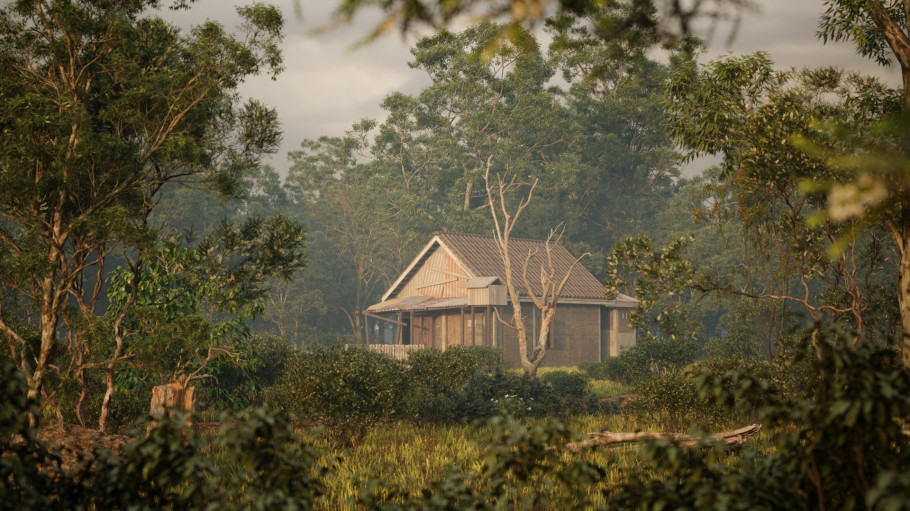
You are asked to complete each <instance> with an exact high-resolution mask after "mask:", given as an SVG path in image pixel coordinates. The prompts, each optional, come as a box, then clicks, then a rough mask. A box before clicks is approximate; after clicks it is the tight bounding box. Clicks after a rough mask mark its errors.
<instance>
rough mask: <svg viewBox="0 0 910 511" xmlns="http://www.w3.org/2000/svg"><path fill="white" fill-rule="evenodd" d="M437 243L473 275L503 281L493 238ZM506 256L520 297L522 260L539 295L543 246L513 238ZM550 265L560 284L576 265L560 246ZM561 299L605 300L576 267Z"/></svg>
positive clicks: (450, 236) (455, 237)
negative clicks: (495, 277)
mask: <svg viewBox="0 0 910 511" xmlns="http://www.w3.org/2000/svg"><path fill="white" fill-rule="evenodd" d="M437 236H439V239H440V241H441V242H442V243H443V244H445V246H446V247H448V249H449V250H451V251H452V252H453V253H454V254H455V255H456V256H458V258H459V259H460V260H461V261H462V262H463V263H464V264H465V265H466V266H468V269H469V271H470V272H471V273H473V274H474V275H491V276H499V277H500V278H501V279H502V280H503V281H505V265H503V263H502V257H501V256H500V254H499V246H498V243H497V242H496V239H495V238H493V237H492V236H482V235H478V234H456V233H449V232H446V233H437ZM509 252H510V257H511V259H512V281H513V282H514V283H515V284H516V287H517V288H518V291H519V293H522V294H526V293H525V290H524V284H523V280H522V273H523V268H524V263H525V260H526V259H527V257H528V255H529V254H531V256H530V259H529V260H528V283H529V284H530V285H531V289H532V291H534V292H535V293H536V294H539V293H540V292H541V289H542V287H541V285H540V267H541V266H542V265H545V264H546V262H547V258H546V253H547V250H546V242H545V241H537V240H528V239H519V238H512V239H510V240H509ZM551 255H552V261H553V268H554V270H555V277H556V279H557V280H559V281H561V280H562V278H563V277H564V276H565V274H566V273H567V272H568V271H569V268H571V267H572V263H573V262H575V257H574V256H572V254H570V253H569V251H568V250H566V249H565V247H563V246H562V245H559V244H554V245H553V246H552V251H551ZM562 298H578V299H590V300H605V298H604V287H603V284H602V283H601V282H600V281H599V280H597V277H595V276H594V275H592V274H591V272H589V271H588V270H587V268H585V267H583V266H581V265H578V266H576V267H575V270H573V272H572V275H571V276H570V277H569V281H568V282H566V287H565V288H564V289H563V292H562ZM615 301H618V302H619V301H623V302H624V301H629V302H633V303H634V302H635V299H633V298H630V297H628V296H625V295H619V296H617V297H616V300H615Z"/></svg>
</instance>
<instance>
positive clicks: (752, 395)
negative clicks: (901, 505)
mask: <svg viewBox="0 0 910 511" xmlns="http://www.w3.org/2000/svg"><path fill="white" fill-rule="evenodd" d="M823 335H824V339H822V340H821V343H820V346H822V356H821V357H817V356H816V355H815V353H814V348H810V349H808V350H806V353H808V354H809V357H810V359H809V360H810V361H811V362H810V363H811V365H812V366H813V372H814V373H815V374H816V375H817V377H815V378H813V379H811V380H810V382H809V383H810V387H809V389H808V392H807V393H806V394H802V393H797V394H796V395H793V394H790V393H780V394H778V393H775V392H770V393H769V392H768V391H769V388H770V387H769V383H768V381H767V380H763V379H759V378H758V377H746V376H745V375H744V371H743V370H742V369H739V368H737V369H732V370H730V371H727V372H725V373H724V374H723V375H720V376H713V377H708V378H705V379H703V380H701V382H700V385H699V386H700V390H701V391H702V395H706V396H714V397H715V398H716V399H717V402H718V403H720V404H723V405H725V406H731V405H732V404H733V403H737V402H747V403H750V404H759V403H765V404H766V406H764V407H763V408H762V409H761V410H760V416H761V417H762V419H763V421H764V424H765V426H766V428H771V429H770V431H771V432H772V433H773V435H774V436H773V438H774V444H775V446H774V447H775V448H774V450H772V451H771V452H768V453H765V454H763V455H760V456H759V455H758V453H755V452H750V451H748V450H747V451H746V452H744V453H743V455H742V456H741V457H739V458H737V459H735V460H732V461H729V460H727V459H725V458H724V457H721V456H719V454H720V451H717V450H715V451H709V452H707V453H705V452H704V451H695V450H683V449H680V448H679V447H676V446H672V445H667V444H666V443H657V444H654V445H653V446H652V447H650V448H649V449H647V450H645V451H644V452H643V455H644V457H645V459H646V460H648V461H650V462H651V463H655V464H659V465H658V466H660V467H662V468H661V469H659V470H655V471H651V472H649V471H646V470H641V471H639V472H637V473H633V474H631V477H630V479H629V482H628V484H627V485H625V486H624V487H623V488H622V489H621V491H620V492H618V494H617V496H616V497H617V498H616V501H615V502H616V503H617V504H618V505H619V506H621V507H650V506H680V507H683V506H689V507H703V506H713V505H719V504H720V503H723V506H724V507H726V508H736V509H747V508H748V509H782V508H787V509H822V508H825V509H858V508H873V509H875V508H878V507H879V506H885V505H894V504H895V503H897V502H900V498H901V497H899V495H901V494H902V493H901V492H904V493H903V495H906V493H905V492H906V491H907V487H906V486H904V484H905V480H904V479H902V478H901V477H900V476H898V475H897V474H898V473H900V472H902V471H905V470H906V469H907V467H908V466H910V465H908V464H910V458H908V456H907V454H908V452H910V451H908V447H910V446H908V438H907V436H906V435H904V434H902V433H901V423H900V421H899V420H896V418H899V417H906V416H907V414H908V413H910V398H908V393H907V392H908V390H910V376H908V374H907V373H906V372H905V371H903V370H902V369H901V368H900V365H899V359H898V357H897V356H896V354H895V352H894V351H892V350H888V349H883V348H881V347H876V346H869V345H863V346H860V347H857V348H854V347H851V346H850V344H851V343H850V340H849V338H848V337H847V336H843V335H838V334H835V333H828V332H825V333H824V334H823Z"/></svg>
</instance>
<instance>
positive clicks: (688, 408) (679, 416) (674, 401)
mask: <svg viewBox="0 0 910 511" xmlns="http://www.w3.org/2000/svg"><path fill="white" fill-rule="evenodd" d="M710 405H713V401H710V400H709V399H707V398H702V397H700V396H699V395H698V390H697V389H696V386H695V382H694V381H693V380H692V379H690V378H687V377H686V376H685V375H683V374H682V373H679V372H672V373H666V374H659V375H656V376H653V377H652V378H650V379H648V380H645V381H643V382H639V383H638V384H637V385H636V386H635V399H634V400H632V402H631V404H630V405H629V407H628V410H627V412H628V413H629V414H630V415H632V416H633V417H635V418H636V419H637V420H638V421H639V423H641V424H653V425H654V426H655V427H657V428H658V429H661V430H666V431H678V432H685V431H688V430H689V429H690V428H691V427H692V425H693V424H695V425H697V426H698V427H701V428H708V427H712V426H714V425H715V424H717V423H718V422H722V419H724V418H725V417H724V414H722V413H720V410H719V409H718V407H716V406H710Z"/></svg>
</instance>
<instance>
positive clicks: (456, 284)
mask: <svg viewBox="0 0 910 511" xmlns="http://www.w3.org/2000/svg"><path fill="white" fill-rule="evenodd" d="M467 281H468V276H467V275H465V274H464V271H462V269H461V268H460V267H459V266H458V263H456V262H455V260H454V259H452V258H451V257H450V256H449V254H448V253H446V251H445V250H443V249H442V248H439V247H437V248H436V249H435V250H434V251H433V253H432V254H430V255H429V257H427V260H426V262H424V264H423V265H421V267H420V269H418V270H417V273H415V274H414V276H413V277H411V279H410V280H409V281H408V282H407V283H406V284H405V285H404V287H403V288H402V289H401V291H399V292H398V293H396V295H395V296H417V295H422V296H432V297H435V298H458V297H463V296H467V295H466V294H465V289H464V285H465V283H466V282H467Z"/></svg>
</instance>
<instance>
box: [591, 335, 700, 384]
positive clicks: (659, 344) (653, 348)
mask: <svg viewBox="0 0 910 511" xmlns="http://www.w3.org/2000/svg"><path fill="white" fill-rule="evenodd" d="M698 353H699V346H698V342H697V341H695V340H693V339H669V338H664V337H644V338H642V339H640V340H639V341H638V343H637V344H635V345H634V346H631V347H629V348H628V349H625V350H623V351H622V353H620V354H619V356H617V357H614V358H608V359H606V360H604V361H603V362H601V363H599V364H596V365H593V366H589V367H588V368H587V373H588V374H589V375H590V376H591V377H592V378H594V379H596V380H612V381H615V382H619V383H624V384H630V383H637V382H640V381H644V380H647V379H648V378H650V377H651V376H653V375H655V374H663V373H667V372H671V371H676V370H679V369H681V368H683V367H685V366H686V365H688V364H690V363H692V362H693V361H694V360H695V357H696V356H697V355H698Z"/></svg>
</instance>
